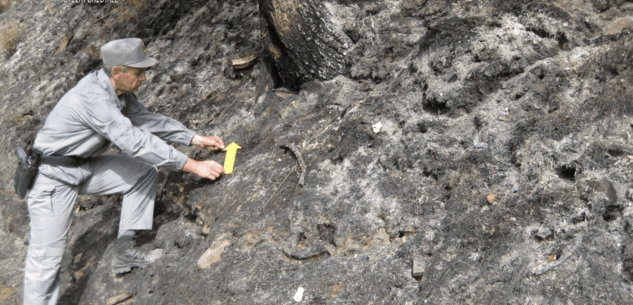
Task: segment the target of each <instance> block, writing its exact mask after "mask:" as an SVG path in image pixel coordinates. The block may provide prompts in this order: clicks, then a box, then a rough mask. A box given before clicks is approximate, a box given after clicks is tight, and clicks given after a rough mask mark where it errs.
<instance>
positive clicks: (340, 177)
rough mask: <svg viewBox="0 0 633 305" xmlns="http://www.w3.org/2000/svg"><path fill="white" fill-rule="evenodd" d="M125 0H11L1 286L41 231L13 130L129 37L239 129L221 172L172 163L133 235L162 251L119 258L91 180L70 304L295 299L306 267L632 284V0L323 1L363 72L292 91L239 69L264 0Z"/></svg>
mask: <svg viewBox="0 0 633 305" xmlns="http://www.w3.org/2000/svg"><path fill="white" fill-rule="evenodd" d="M119 2H120V3H119V4H89V3H75V4H71V3H63V2H55V1H51V8H52V10H53V13H54V15H51V13H50V12H49V10H48V9H46V7H45V6H44V5H43V4H41V3H36V2H27V1H19V2H17V3H16V4H14V5H13V6H12V7H11V8H10V9H9V10H6V11H4V12H3V13H2V14H0V22H1V23H4V22H6V21H7V20H12V19H13V18H15V19H16V20H17V21H18V24H19V25H21V26H22V28H23V29H24V32H23V38H22V41H21V42H20V43H18V45H17V50H16V52H15V53H14V54H12V55H11V56H10V57H8V58H7V59H3V60H2V62H1V64H2V66H0V80H1V81H0V90H2V92H3V96H2V99H1V103H2V107H1V108H0V120H2V123H1V125H0V129H1V132H0V137H2V143H4V145H2V146H0V152H1V153H2V154H3V155H4V156H5V158H3V159H2V160H0V169H1V170H2V173H3V174H2V175H0V179H1V181H2V183H1V184H0V185H1V186H0V192H2V196H1V197H0V198H2V199H0V201H1V203H2V204H1V205H0V218H1V220H0V237H1V238H0V269H1V270H2V272H0V303H2V304H19V303H21V298H22V296H21V295H22V280H23V274H22V273H23V265H24V256H25V254H26V249H27V246H28V241H29V235H28V231H29V218H28V212H27V209H26V205H25V203H24V202H23V201H21V200H19V199H18V198H17V197H16V196H15V195H14V194H13V190H12V181H11V179H12V172H13V170H14V166H15V164H14V162H15V159H14V158H13V155H12V147H13V145H16V144H24V141H25V140H26V139H28V138H29V137H32V136H34V135H35V133H36V132H37V129H38V128H40V127H41V126H42V124H43V122H44V120H45V118H46V116H47V114H48V113H49V112H50V110H51V109H52V107H53V106H54V105H55V103H56V102H57V100H58V99H59V98H60V97H61V96H62V95H63V94H64V93H65V92H66V91H67V90H68V89H70V88H72V86H73V85H74V84H75V83H76V82H77V81H78V80H79V79H80V78H81V77H82V76H83V75H85V73H88V72H89V71H90V70H92V69H94V68H97V67H98V52H97V50H98V48H99V47H100V45H101V44H103V43H104V42H106V41H109V40H111V39H114V38H121V37H129V36H138V37H140V38H142V39H143V40H144V42H145V45H146V46H147V52H148V55H150V56H153V57H155V58H157V59H158V60H159V64H158V65H157V66H156V67H154V68H153V69H151V70H149V71H148V72H147V82H146V83H145V84H144V86H143V87H142V88H141V91H140V92H139V93H138V96H139V98H140V99H141V100H142V101H143V102H144V103H145V105H146V106H147V107H148V109H149V110H151V111H155V112H158V113H163V114H165V115H168V116H171V117H174V118H176V119H179V120H180V121H182V122H183V123H184V124H186V125H187V126H188V127H190V128H192V129H194V130H196V131H197V132H199V133H201V134H216V135H219V136H221V137H222V138H223V140H224V141H225V143H227V144H228V143H230V142H236V143H238V144H239V145H240V146H242V149H241V150H239V151H238V153H237V160H236V164H235V169H234V173H233V174H232V175H226V176H223V177H222V178H220V179H219V180H217V181H210V180H203V179H199V178H197V177H195V176H193V175H191V174H183V173H178V172H166V171H161V172H160V174H159V181H158V189H159V193H158V195H157V202H156V208H155V220H154V230H152V231H149V232H143V233H142V234H141V235H140V236H139V239H138V242H139V244H141V246H142V247H145V248H147V249H151V248H155V247H160V248H163V249H164V250H165V254H164V256H163V257H162V258H161V259H160V260H159V261H157V262H156V263H155V264H153V265H152V266H149V267H147V268H146V269H142V270H134V271H133V272H131V273H129V274H126V275H124V276H114V275H113V274H112V272H111V269H110V259H111V255H112V249H111V246H112V242H113V240H114V238H115V237H116V228H117V223H118V219H119V213H120V200H121V196H119V195H115V196H107V197H106V196H100V197H99V196H91V197H82V198H80V199H79V201H78V204H77V208H76V211H75V219H74V224H73V226H72V229H71V232H70V233H71V235H70V242H69V245H68V249H67V251H66V256H65V258H64V263H63V266H62V296H61V301H60V302H61V303H62V304H103V303H105V302H106V300H107V299H109V298H110V297H113V296H116V295H120V294H122V293H126V294H129V295H132V296H133V300H132V302H133V303H134V304H136V303H138V304H294V303H295V302H294V301H293V299H292V298H293V295H294V293H295V292H296V291H297V288H298V287H299V286H301V287H304V288H305V289H306V291H305V292H304V298H303V301H302V302H301V304H350V303H361V304H422V303H425V302H426V303H429V304H455V303H472V304H496V303H508V304H526V303H530V304H537V303H538V304H541V303H557V304H558V303H562V304H566V303H574V304H627V303H631V302H632V301H633V300H632V298H631V290H630V288H629V287H631V281H632V280H633V254H632V253H633V251H632V250H631V249H633V245H632V244H631V240H632V239H631V237H632V236H633V235H632V233H631V232H633V231H632V229H631V228H632V227H633V210H631V197H632V196H631V194H632V192H633V184H632V183H633V172H632V170H631V166H632V165H633V164H632V163H633V160H632V159H633V157H630V156H631V155H633V152H631V149H630V147H631V144H632V139H631V133H632V132H633V130H631V126H632V125H631V122H630V112H631V109H633V108H632V106H633V105H632V104H631V103H632V102H631V101H632V100H633V99H632V97H633V96H632V95H633V94H632V91H631V89H630V88H631V84H630V82H631V74H632V72H633V70H632V67H631V65H630V63H631V60H632V59H633V51H632V50H633V48H632V46H633V37H632V36H631V35H630V30H629V29H627V28H626V27H622V28H621V30H620V31H616V32H614V29H615V28H617V27H612V26H611V25H613V24H614V23H615V22H623V21H621V20H622V18H630V17H629V13H630V10H629V7H630V3H628V2H624V1H581V0H576V1H469V2H451V1H435V0H428V1H425V0H402V1H399V0H395V1H380V0H376V1H356V0H349V1H329V2H328V1H324V2H323V6H324V7H325V8H326V9H327V10H328V13H329V14H330V15H331V16H333V17H332V20H335V22H338V23H340V26H341V27H342V29H343V30H344V31H346V34H347V35H348V36H350V39H351V40H353V42H354V43H353V45H352V46H351V47H350V48H349V49H348V50H347V55H346V58H345V60H346V61H348V62H349V65H350V67H349V71H350V72H349V73H350V74H349V76H338V77H336V78H334V79H330V80H324V81H311V82H307V83H305V84H303V86H302V87H301V88H300V90H298V91H293V90H288V89H285V88H274V87H275V83H276V82H277V80H275V73H274V69H273V67H271V66H270V64H269V63H268V64H267V62H266V61H264V60H261V61H258V63H257V64H255V65H254V66H253V67H251V68H248V69H244V70H243V71H240V73H241V74H240V75H241V77H240V78H236V79H233V78H227V77H226V76H225V75H224V73H223V68H222V64H223V63H224V62H226V61H227V60H228V59H230V58H231V56H234V55H235V54H239V53H240V52H242V51H245V50H249V49H253V48H254V47H256V46H257V45H258V44H259V43H260V39H261V37H260V36H261V32H260V19H259V15H258V14H259V13H258V12H259V8H258V6H257V4H256V2H255V1H230V0H226V1H187V2H178V1H158V2H156V3H152V4H149V3H145V2H140V1H125V2H123V1H119ZM625 21H626V20H625ZM608 29H609V30H608ZM69 33H73V35H72V39H71V40H70V41H69V43H68V45H67V46H66V48H65V49H64V50H63V51H62V52H61V53H60V54H59V55H56V56H53V55H52V54H53V53H54V52H55V51H56V50H57V47H58V45H59V42H60V41H62V40H63V39H64V38H66V37H70V36H69ZM379 122H380V123H381V125H382V128H381V129H380V131H379V132H374V130H373V129H372V126H373V125H374V124H376V123H379ZM280 144H293V145H295V146H297V147H298V148H299V149H300V150H301V154H302V156H303V158H304V161H305V164H306V173H305V185H304V186H303V187H301V186H299V185H298V181H299V175H300V173H301V169H300V168H299V165H298V164H297V160H296V158H295V156H294V154H293V153H292V152H290V151H289V150H285V149H283V148H280V147H279V145H280ZM177 148H178V149H179V150H181V151H183V152H185V153H187V154H188V155H189V156H191V157H193V158H196V159H198V160H204V159H213V160H217V161H220V162H222V160H223V158H224V153H211V152H205V151H202V150H200V149H197V148H192V147H183V146H178V147H177ZM117 151H118V150H117V149H116V148H112V149H111V153H117ZM491 194H494V195H496V200H495V201H494V202H493V203H490V202H489V201H488V200H486V198H487V196H488V195H491ZM579 236H582V239H581V244H580V245H579V246H578V248H576V249H575V250H574V252H573V253H572V254H571V256H569V258H568V259H567V260H566V261H565V262H564V263H562V264H561V265H559V266H557V267H555V268H553V269H552V270H550V271H548V272H546V273H544V274H542V275H537V273H538V271H539V270H543V268H546V267H547V266H549V264H552V263H555V262H548V257H549V260H551V259H552V258H553V259H558V258H562V257H567V256H566V251H572V250H571V249H574V245H575V242H576V240H578V237H579ZM223 240H226V241H228V242H229V243H230V245H229V246H227V247H226V248H225V249H224V251H223V252H222V254H221V257H222V259H221V260H220V261H218V262H216V263H215V264H213V265H211V267H209V268H208V269H198V267H197V261H198V259H199V258H200V256H201V255H202V254H203V253H204V252H205V251H206V250H207V249H208V248H209V247H211V245H212V244H214V242H218V241H223ZM216 244H217V243H216ZM416 259H417V260H418V263H420V262H421V263H423V264H424V275H423V276H422V277H417V278H414V277H413V276H412V265H413V262H414V260H416Z"/></svg>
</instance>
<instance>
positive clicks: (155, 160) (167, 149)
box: [74, 98, 187, 170]
mask: <svg viewBox="0 0 633 305" xmlns="http://www.w3.org/2000/svg"><path fill="white" fill-rule="evenodd" d="M83 106H84V107H82V108H84V109H81V110H79V111H74V112H75V116H76V117H77V119H78V120H79V121H80V122H82V123H84V124H85V125H87V126H89V127H90V128H92V129H93V130H94V131H95V132H97V133H98V134H100V135H101V136H103V137H104V138H106V139H108V140H109V141H110V142H112V143H114V145H116V146H118V147H119V148H120V149H121V150H122V151H123V152H124V153H125V154H127V155H129V156H132V157H135V158H138V159H140V160H142V161H144V162H147V163H149V164H151V165H154V166H163V167H167V168H170V169H176V170H180V169H182V168H183V167H184V166H185V163H186V162H187V156H186V155H185V154H183V153H181V152H179V151H177V150H176V149H175V148H174V147H173V146H171V145H168V144H167V143H165V142H164V141H163V140H161V139H160V138H159V137H157V136H155V135H153V134H151V133H150V132H149V131H148V130H143V129H140V128H138V127H135V126H134V125H133V124H132V122H131V121H130V119H128V118H127V117H125V116H124V115H123V114H122V113H121V111H119V109H118V108H117V107H116V105H114V103H112V102H111V101H109V100H108V99H107V98H98V99H91V100H89V101H87V102H86V104H85V105H83Z"/></svg>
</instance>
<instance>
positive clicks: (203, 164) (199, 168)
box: [182, 158, 224, 180]
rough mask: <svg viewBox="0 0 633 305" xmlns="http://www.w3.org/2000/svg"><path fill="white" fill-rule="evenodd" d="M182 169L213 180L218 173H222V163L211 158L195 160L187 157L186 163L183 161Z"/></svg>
mask: <svg viewBox="0 0 633 305" xmlns="http://www.w3.org/2000/svg"><path fill="white" fill-rule="evenodd" d="M182 170H183V171H185V172H190V173H194V174H196V175H198V176H200V177H202V178H209V179H211V180H215V178H217V177H219V176H220V174H222V173H224V168H223V167H222V165H220V164H219V163H217V162H215V161H213V160H207V161H196V160H194V159H191V158H189V159H187V163H185V166H184V167H183V168H182Z"/></svg>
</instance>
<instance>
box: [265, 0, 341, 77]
mask: <svg viewBox="0 0 633 305" xmlns="http://www.w3.org/2000/svg"><path fill="white" fill-rule="evenodd" d="M259 11H260V17H261V23H262V38H263V44H264V48H265V49H266V50H267V52H268V53H269V54H270V57H271V58H272V60H273V61H274V63H275V67H276V70H277V74H278V76H279V78H280V79H281V81H282V82H283V84H284V85H287V86H290V87H293V88H298V87H299V86H300V85H301V84H303V83H305V82H308V81H311V80H315V79H316V80H327V79H332V78H334V77H335V76H337V75H340V74H343V75H347V74H349V68H348V65H347V63H346V60H345V55H344V54H345V50H346V49H347V48H348V47H349V46H350V44H351V39H349V37H347V36H345V34H343V32H342V31H337V29H338V28H340V27H339V25H337V24H335V23H334V22H333V21H332V19H331V18H330V14H329V12H328V11H327V10H326V8H325V7H324V6H323V4H321V0H259Z"/></svg>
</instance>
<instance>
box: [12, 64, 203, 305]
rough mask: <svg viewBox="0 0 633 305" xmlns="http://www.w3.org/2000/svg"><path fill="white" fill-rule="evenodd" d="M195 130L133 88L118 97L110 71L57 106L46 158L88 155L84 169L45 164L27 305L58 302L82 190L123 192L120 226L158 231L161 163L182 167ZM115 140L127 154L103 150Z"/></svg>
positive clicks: (34, 217)
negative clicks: (152, 108) (148, 104)
mask: <svg viewBox="0 0 633 305" xmlns="http://www.w3.org/2000/svg"><path fill="white" fill-rule="evenodd" d="M194 135H195V132H194V131H192V130H190V129H187V128H186V127H185V126H184V125H182V124H180V123H179V122H177V121H175V120H173V119H170V118H167V117H165V116H163V115H160V114H155V113H151V112H149V111H147V109H146V108H145V107H144V106H143V105H142V104H141V103H139V102H138V101H137V99H136V97H135V96H134V95H133V94H131V93H126V94H122V95H121V96H117V95H116V94H115V91H114V88H113V86H112V83H111V82H110V79H109V78H108V76H107V75H106V74H105V73H104V72H103V70H100V71H97V72H93V73H91V74H89V75H87V76H86V77H84V78H83V79H82V80H81V81H80V82H79V83H78V84H77V85H76V86H75V87H74V88H73V89H71V90H70V91H69V92H68V93H66V94H65V95H64V96H63V97H62V98H61V100H60V101H59V102H58V103H57V105H56V106H55V108H54V109H53V111H51V113H50V114H49V116H48V118H47V119H46V123H45V124H44V127H43V128H42V130H40V132H39V133H38V135H37V137H36V139H35V143H34V148H35V149H37V150H39V151H41V152H42V153H43V154H44V155H51V156H76V157H83V158H88V161H87V162H86V163H84V164H83V165H81V166H54V165H46V164H42V165H40V167H39V173H38V174H37V176H36V177H35V181H34V184H33V188H32V189H31V190H30V191H29V194H28V196H27V202H28V207H29V215H30V217H31V240H30V245H29V250H28V253H27V257H26V266H25V276H24V304H29V305H31V304H55V302H56V301H57V296H58V293H59V269H60V266H61V259H62V256H63V253H64V249H65V247H66V241H67V235H68V228H69V227H70V220H71V215H72V210H73V205H74V203H75V199H76V198H77V194H114V193H123V194H124V195H123V203H122V208H121V221H120V224H119V231H125V230H143V229H151V228H152V216H153V211H154V197H155V193H156V174H157V170H156V167H158V166H164V167H168V168H171V169H174V170H179V169H182V168H183V166H184V165H185V163H186V162H187V156H186V155H184V154H183V153H181V152H179V151H177V150H176V149H174V147H173V146H170V145H168V144H166V143H165V142H164V141H163V140H165V141H171V142H176V143H180V144H184V145H189V144H190V143H191V139H192V138H193V136H194ZM109 143H114V144H115V145H116V146H117V147H119V148H120V149H121V150H122V151H123V152H124V153H125V154H126V155H128V156H124V155H101V154H102V153H103V152H104V151H105V150H106V149H107V147H108V144H109Z"/></svg>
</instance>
